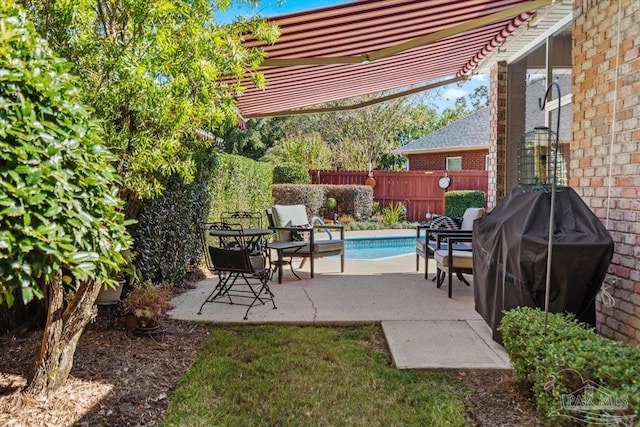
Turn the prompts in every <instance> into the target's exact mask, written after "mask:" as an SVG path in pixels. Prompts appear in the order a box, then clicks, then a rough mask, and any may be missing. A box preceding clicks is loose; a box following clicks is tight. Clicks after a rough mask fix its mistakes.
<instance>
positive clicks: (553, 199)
mask: <svg viewBox="0 0 640 427" xmlns="http://www.w3.org/2000/svg"><path fill="white" fill-rule="evenodd" d="M554 86H555V88H556V89H557V90H558V114H557V116H558V117H557V120H556V150H555V152H554V153H553V181H552V182H551V212H550V213H549V242H548V246H547V279H546V283H545V289H544V329H545V331H546V330H547V320H548V316H549V298H550V295H551V255H552V253H553V230H554V228H555V227H554V223H555V218H554V216H555V206H556V172H557V170H558V169H557V168H558V139H559V137H560V104H561V102H560V98H562V95H561V94H560V93H561V92H560V85H558V83H556V82H552V83H551V84H550V85H549V87H548V88H547V91H546V92H545V93H544V101H543V100H542V99H539V100H538V103H539V105H540V109H541V110H544V109H545V105H546V103H547V97H548V95H549V91H550V90H551V88H552V87H554Z"/></svg>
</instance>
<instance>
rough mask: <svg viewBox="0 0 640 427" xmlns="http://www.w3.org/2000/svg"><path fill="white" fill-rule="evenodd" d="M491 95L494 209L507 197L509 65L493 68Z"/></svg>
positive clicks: (490, 190) (491, 196) (491, 200)
mask: <svg viewBox="0 0 640 427" xmlns="http://www.w3.org/2000/svg"><path fill="white" fill-rule="evenodd" d="M489 90H490V93H489V120H490V121H491V123H490V128H489V187H488V191H487V206H488V208H489V209H492V208H493V207H494V206H495V205H496V203H498V201H500V200H501V199H502V198H503V197H504V196H505V188H506V182H505V181H506V180H505V177H506V161H507V63H506V62H505V61H500V62H498V63H496V64H495V65H494V66H493V67H492V68H491V73H490V89H489Z"/></svg>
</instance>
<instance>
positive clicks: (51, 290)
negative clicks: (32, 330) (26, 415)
mask: <svg viewBox="0 0 640 427" xmlns="http://www.w3.org/2000/svg"><path fill="white" fill-rule="evenodd" d="M47 291H48V292H47V294H48V298H49V310H48V314H47V324H46V326H45V329H44V335H43V337H42V345H41V346H40V354H39V355H38V358H37V359H36V361H35V365H34V368H33V371H32V372H31V375H30V377H29V380H28V383H27V386H26V388H25V392H27V393H28V394H31V395H37V396H45V397H46V396H49V395H51V394H53V393H55V391H56V390H57V389H58V388H59V387H60V386H61V385H63V384H64V383H65V381H66V380H67V378H68V377H69V372H71V368H72V366H73V355H74V353H75V351H76V346H77V344H78V340H79V339H80V336H81V335H82V331H83V330H84V328H85V326H86V325H87V323H89V321H90V320H91V319H92V318H93V316H95V313H96V309H95V306H94V302H95V300H96V298H97V297H98V292H100V285H98V284H96V283H95V282H93V281H89V282H83V283H81V284H80V285H79V286H78V288H77V290H76V292H75V294H73V298H72V299H71V301H69V302H68V304H66V307H65V298H64V291H65V290H64V285H63V283H62V272H59V273H58V275H57V276H56V278H55V280H54V282H53V283H51V284H49V286H48V288H47Z"/></svg>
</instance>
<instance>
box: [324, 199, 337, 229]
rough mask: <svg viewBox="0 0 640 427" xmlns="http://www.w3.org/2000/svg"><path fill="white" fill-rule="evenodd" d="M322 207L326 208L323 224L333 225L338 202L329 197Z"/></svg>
mask: <svg viewBox="0 0 640 427" xmlns="http://www.w3.org/2000/svg"><path fill="white" fill-rule="evenodd" d="M324 206H325V208H326V213H325V223H326V224H333V223H334V222H336V220H337V218H336V211H335V209H336V207H337V206H338V202H337V201H336V199H334V198H333V197H329V198H328V199H327V200H326V201H325V202H324Z"/></svg>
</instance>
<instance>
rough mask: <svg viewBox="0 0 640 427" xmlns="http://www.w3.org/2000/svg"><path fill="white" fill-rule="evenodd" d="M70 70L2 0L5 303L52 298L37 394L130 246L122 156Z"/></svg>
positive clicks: (63, 368) (62, 363) (34, 379)
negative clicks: (117, 166) (118, 160)
mask: <svg viewBox="0 0 640 427" xmlns="http://www.w3.org/2000/svg"><path fill="white" fill-rule="evenodd" d="M69 67H70V64H68V63H66V62H64V61H62V60H60V59H58V58H57V57H56V56H54V55H53V54H52V52H51V50H50V48H49V47H48V46H47V44H46V42H44V41H43V40H42V39H41V38H39V37H37V34H36V32H35V29H34V26H33V25H32V24H31V23H29V22H28V21H27V19H26V13H25V12H24V10H22V9H20V8H19V7H17V6H16V4H15V3H13V1H12V0H9V1H4V2H2V3H0V70H2V72H0V159H2V160H1V161H0V177H1V179H0V224H1V225H0V283H2V285H1V286H0V303H6V304H7V305H8V306H9V307H11V306H12V305H13V303H14V301H15V298H16V297H17V298H21V299H22V300H23V301H24V302H25V303H26V302H28V301H31V300H32V299H34V298H47V301H48V314H47V321H46V326H45V331H44V336H43V340H42V346H41V349H40V354H39V355H38V357H37V360H36V362H35V367H34V370H33V372H32V375H31V376H30V378H29V382H28V385H27V391H28V392H30V393H32V394H47V393H49V392H51V391H54V390H55V389H56V388H57V387H59V386H60V385H61V384H63V383H64V381H65V380H66V378H67V376H68V374H69V372H70V370H71V366H72V364H73V354H74V351H75V348H76V345H77V342H78V339H79V338H80V335H81V333H82V331H83V329H84V327H85V326H86V324H87V323H88V322H89V320H90V319H91V318H92V317H93V315H94V314H95V312H94V310H95V309H94V308H93V304H94V301H95V299H96V297H97V295H98V292H99V291H100V287H101V286H103V285H115V281H114V280H113V279H112V277H113V274H114V273H115V272H117V271H118V270H119V268H120V267H119V266H120V265H121V264H123V263H124V262H125V258H124V255H123V253H124V251H125V250H126V249H127V248H128V247H129V246H130V244H131V238H130V237H129V235H128V233H127V231H126V228H125V225H126V223H125V221H124V216H123V215H122V213H121V212H120V207H121V205H122V201H121V200H119V199H118V198H117V196H116V194H117V187H116V184H117V183H118V177H117V175H116V173H115V170H114V168H113V167H112V166H111V165H110V162H112V161H113V160H114V157H113V156H112V155H111V154H110V153H109V151H108V150H106V149H105V148H104V146H103V145H102V142H101V139H100V136H101V132H100V127H99V125H98V123H97V122H96V121H94V120H92V119H91V118H90V117H89V114H88V112H87V110H86V109H85V108H84V107H83V106H82V104H81V103H80V102H79V92H78V90H77V89H76V87H77V85H78V82H77V80H75V79H73V78H72V77H71V76H70V75H69V74H68V73H67V71H68V69H69Z"/></svg>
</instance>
